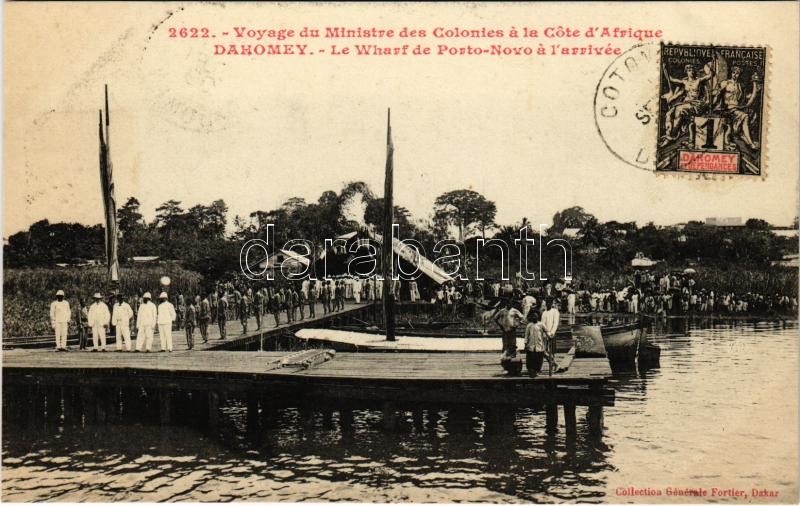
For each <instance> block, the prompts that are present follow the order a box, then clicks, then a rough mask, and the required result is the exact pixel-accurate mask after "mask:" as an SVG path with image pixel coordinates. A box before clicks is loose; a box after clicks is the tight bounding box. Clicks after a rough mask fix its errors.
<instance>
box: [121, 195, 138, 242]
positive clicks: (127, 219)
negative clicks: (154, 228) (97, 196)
mask: <svg viewBox="0 0 800 506" xmlns="http://www.w3.org/2000/svg"><path fill="white" fill-rule="evenodd" d="M139 208H140V203H139V200H138V199H137V198H136V197H130V198H128V200H127V201H125V204H123V206H122V207H120V208H119V209H118V210H117V223H118V225H119V231H120V232H121V233H122V235H123V236H125V235H128V234H129V233H131V232H133V231H134V230H135V229H137V228H140V227H144V218H143V217H142V213H140V212H139Z"/></svg>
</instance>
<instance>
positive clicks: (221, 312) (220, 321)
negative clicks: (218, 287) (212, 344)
mask: <svg viewBox="0 0 800 506" xmlns="http://www.w3.org/2000/svg"><path fill="white" fill-rule="evenodd" d="M227 311H228V299H226V298H225V294H224V293H223V294H222V295H220V296H219V298H218V299H217V325H219V338H220V339H225V323H226V322H227V319H228V315H227V314H226V313H227Z"/></svg>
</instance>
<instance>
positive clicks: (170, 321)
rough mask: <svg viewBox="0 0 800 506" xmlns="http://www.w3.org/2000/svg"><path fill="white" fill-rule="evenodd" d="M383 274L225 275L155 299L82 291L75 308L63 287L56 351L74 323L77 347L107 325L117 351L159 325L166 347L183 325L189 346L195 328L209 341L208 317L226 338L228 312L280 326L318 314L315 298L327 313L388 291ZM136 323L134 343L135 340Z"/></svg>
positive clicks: (244, 320)
mask: <svg viewBox="0 0 800 506" xmlns="http://www.w3.org/2000/svg"><path fill="white" fill-rule="evenodd" d="M379 281H380V280H377V279H375V278H368V279H365V280H361V279H357V278H352V277H347V278H345V277H341V278H337V279H323V280H309V279H305V280H302V281H297V282H294V283H283V284H281V285H277V284H269V285H266V286H264V285H262V286H255V284H254V283H246V282H242V281H240V282H225V283H218V284H217V285H216V287H215V288H214V289H212V290H208V291H205V292H203V293H201V294H184V293H183V292H180V291H179V292H177V293H175V294H173V295H170V294H168V293H167V292H166V291H163V292H161V293H160V294H159V297H158V298H159V304H158V305H156V304H154V303H153V302H152V296H151V293H150V292H145V293H140V294H131V295H129V296H126V295H124V294H122V293H115V294H112V295H111V296H109V297H108V302H109V304H110V305H111V308H109V304H107V303H106V302H105V300H106V298H105V297H104V296H103V295H102V294H101V293H99V292H98V293H95V294H94V297H93V301H92V303H91V304H88V305H87V304H86V302H85V301H84V300H83V299H79V300H78V301H77V307H76V309H75V314H73V312H72V309H71V307H70V304H69V302H68V301H67V300H66V297H65V293H64V291H63V290H58V291H57V292H56V300H55V301H53V302H52V303H51V305H50V324H51V327H52V328H53V330H54V331H55V341H56V344H55V349H56V350H57V351H67V350H68V347H67V335H68V333H69V328H70V325H73V328H75V330H76V331H77V334H78V348H79V349H80V350H85V349H90V350H91V351H107V350H108V346H107V333H108V332H109V331H110V330H111V329H113V332H114V335H115V341H116V342H115V345H116V350H117V351H135V352H150V351H152V347H153V339H154V335H155V330H156V329H157V330H158V336H159V340H160V345H161V346H160V350H161V351H164V352H171V351H172V350H173V338H172V333H173V331H183V332H184V333H185V335H186V344H187V348H188V349H190V350H191V349H193V348H194V346H195V331H197V333H198V337H199V338H200V339H202V341H203V343H207V342H208V339H209V335H208V329H209V326H210V325H214V324H216V325H217V326H218V327H219V337H218V339H220V340H224V339H226V337H227V335H226V333H227V332H226V331H227V325H228V322H229V321H231V320H234V321H236V320H238V321H239V322H240V323H241V325H242V333H247V332H248V325H249V323H250V319H251V318H254V319H255V325H256V327H255V330H260V329H261V328H262V325H264V326H266V325H267V322H266V318H267V317H268V316H271V317H272V319H273V320H274V326H275V327H278V326H280V325H281V324H284V323H292V322H295V321H300V320H304V319H305V318H306V315H308V317H309V318H314V317H316V312H317V306H318V305H321V309H322V313H323V314H328V313H334V312H337V311H341V310H343V309H344V308H345V300H351V301H352V302H354V303H356V304H360V303H361V302H362V301H365V302H366V301H369V302H371V301H374V300H379V299H380V298H381V296H382V292H383V288H382V284H381V283H380V282H379ZM397 289H399V286H398V287H397ZM132 330H133V333H135V337H136V342H135V343H132V341H131V334H132ZM89 339H91V343H90V341H89ZM90 344H91V347H90Z"/></svg>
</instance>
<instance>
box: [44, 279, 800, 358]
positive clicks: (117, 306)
mask: <svg viewBox="0 0 800 506" xmlns="http://www.w3.org/2000/svg"><path fill="white" fill-rule="evenodd" d="M383 286H384V285H383V280H382V279H381V278H378V277H375V276H373V277H369V278H366V279H361V278H357V277H352V276H341V277H338V278H333V279H330V278H326V279H322V280H310V279H305V280H302V281H296V282H282V283H277V282H272V283H268V284H263V283H262V284H258V285H257V284H256V283H254V282H250V281H249V280H242V279H239V280H237V281H227V282H223V283H218V284H217V285H216V286H215V287H214V288H213V289H210V290H207V291H205V292H204V293H198V294H185V293H181V292H177V293H173V294H169V293H167V292H166V291H164V292H161V293H159V296H158V305H156V304H155V303H154V302H153V300H152V297H151V294H150V293H149V292H148V293H140V294H128V295H125V294H121V293H117V294H113V295H112V296H110V297H109V298H108V302H109V304H110V305H111V308H109V306H108V305H107V304H106V302H105V301H104V297H103V296H102V294H100V293H96V294H95V295H94V297H93V299H94V300H93V302H92V303H91V304H89V305H87V304H85V301H84V300H79V301H77V302H78V304H77V308H76V310H75V314H73V313H72V311H71V309H70V305H69V303H68V302H67V301H66V298H65V294H64V292H63V290H59V291H58V292H57V293H56V300H55V301H54V302H53V303H52V304H51V307H50V323H51V326H52V328H53V329H54V331H55V336H56V337H55V340H56V349H57V350H65V349H67V346H66V336H67V334H68V333H69V326H70V324H72V325H73V326H74V327H73V328H75V329H76V330H77V334H78V340H79V349H81V350H83V349H88V348H89V339H90V338H91V350H92V351H104V350H106V349H107V346H106V332H107V331H108V329H109V328H113V329H114V333H115V337H116V348H117V349H118V350H126V351H134V350H135V351H144V352H149V351H151V349H152V341H153V335H154V333H155V330H156V329H158V335H159V339H160V342H161V348H160V349H161V350H162V351H167V352H168V351H171V350H172V349H173V345H172V332H173V331H175V330H177V331H183V332H185V335H186V342H187V347H188V348H189V349H192V348H194V345H195V342H194V340H195V332H197V333H198V336H197V337H199V338H200V339H202V341H203V342H204V343H206V342H208V328H209V326H210V325H212V324H216V325H218V327H219V339H225V338H226V329H227V325H228V322H229V321H231V320H238V321H239V322H240V323H241V325H242V331H243V333H247V332H248V325H249V322H250V318H251V317H254V318H255V325H256V330H259V329H261V328H262V325H267V322H266V321H265V320H266V319H267V318H268V317H271V319H272V320H273V323H274V326H276V327H277V326H279V325H281V324H282V323H289V322H295V321H299V320H303V319H305V318H306V316H308V317H312V318H313V317H316V312H317V306H318V305H321V309H322V312H323V314H328V313H331V312H336V311H341V310H342V309H344V307H345V301H352V302H353V303H356V304H359V303H362V302H374V301H377V300H381V298H382V296H383ZM392 289H393V291H394V296H395V300H396V301H400V302H405V301H409V302H420V301H426V302H430V303H432V304H435V305H437V306H439V307H440V309H439V311H440V315H441V316H442V317H452V318H458V316H459V315H460V309H461V308H462V307H464V306H465V305H466V304H469V303H473V302H476V303H478V304H483V305H485V307H486V308H489V309H491V308H500V307H501V306H504V305H505V303H506V302H508V303H510V304H511V305H512V306H513V307H516V308H517V309H518V311H519V312H520V314H522V315H523V318H527V315H528V314H529V313H530V310H531V309H533V308H535V309H536V311H534V312H535V313H537V314H538V315H539V316H540V317H542V315H544V313H545V312H546V311H547V309H548V307H547V306H548V302H547V301H550V302H549V304H550V305H552V307H553V308H554V309H556V310H558V311H561V312H564V313H566V314H575V313H578V312H613V313H631V314H639V313H647V314H653V315H657V316H659V315H661V316H664V315H674V314H722V315H735V314H747V313H758V314H770V313H781V314H796V313H797V309H798V305H797V304H798V301H797V294H791V295H788V294H781V293H774V294H765V293H754V292H751V291H747V292H745V293H741V292H732V291H724V292H722V291H716V290H714V289H713V288H712V287H705V286H700V284H699V283H698V282H697V281H696V278H695V276H694V272H691V270H687V271H686V272H661V273H656V272H650V271H637V272H635V273H633V274H632V275H630V276H629V277H628V278H626V279H625V280H624V281H623V282H621V283H619V284H614V285H612V286H604V285H603V283H602V282H601V281H599V280H577V279H573V280H571V281H569V282H565V281H564V280H554V281H549V280H545V281H542V282H530V281H526V280H523V279H522V278H521V276H517V277H516V278H514V279H511V280H497V279H489V280H468V279H466V280H455V281H450V282H446V283H444V284H441V285H436V284H432V283H428V284H424V285H423V286H421V285H420V283H418V281H399V280H396V281H393V282H392ZM132 324H133V329H134V331H135V334H136V343H135V346H134V345H133V344H131V337H130V336H131V328H132V327H131V325H132Z"/></svg>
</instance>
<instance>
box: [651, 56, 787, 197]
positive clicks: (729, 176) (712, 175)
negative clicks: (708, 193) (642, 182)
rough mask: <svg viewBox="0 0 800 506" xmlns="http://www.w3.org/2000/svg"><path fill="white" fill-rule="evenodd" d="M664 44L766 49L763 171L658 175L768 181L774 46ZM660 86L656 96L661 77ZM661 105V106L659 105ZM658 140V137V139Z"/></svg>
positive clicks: (664, 174) (661, 175) (664, 173)
mask: <svg viewBox="0 0 800 506" xmlns="http://www.w3.org/2000/svg"><path fill="white" fill-rule="evenodd" d="M664 44H675V45H686V46H707V47H740V48H750V49H764V52H765V58H764V59H765V62H764V83H763V94H764V95H763V98H762V107H761V110H762V117H761V139H760V142H761V173H760V174H758V175H755V174H752V175H750V174H715V173H709V172H698V173H691V172H679V171H663V170H662V171H659V170H654V171H653V172H654V173H655V175H656V177H659V178H677V179H684V180H689V181H700V180H703V181H751V182H755V181H766V179H767V171H768V170H769V138H768V137H769V127H770V121H771V116H772V114H771V107H772V97H771V95H770V91H771V87H770V81H771V80H772V47H771V46H770V45H769V44H763V45H754V44H736V43H726V42H714V43H711V42H676V41H672V40H662V41H660V42H659V46H661V45H664ZM661 58H662V55H661V51H660V50H659V60H658V69H659V72H660V71H661ZM657 86H659V88H658V90H657V91H656V96H658V95H659V93H660V91H661V88H660V86H661V79H660V77H659V79H658V85H657ZM659 107H660V106H659ZM656 142H658V139H656Z"/></svg>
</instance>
